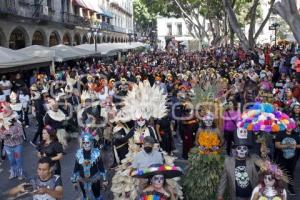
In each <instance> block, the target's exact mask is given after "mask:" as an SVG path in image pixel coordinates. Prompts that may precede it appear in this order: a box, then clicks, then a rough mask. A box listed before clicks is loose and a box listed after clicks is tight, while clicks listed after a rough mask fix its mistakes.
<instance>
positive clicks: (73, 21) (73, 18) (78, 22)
mask: <svg viewBox="0 0 300 200" xmlns="http://www.w3.org/2000/svg"><path fill="white" fill-rule="evenodd" d="M62 22H63V23H64V24H67V25H71V26H85V27H90V26H91V21H90V20H89V19H87V18H84V17H81V16H79V15H73V14H71V13H67V12H63V13H62Z"/></svg>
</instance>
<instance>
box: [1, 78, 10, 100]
mask: <svg viewBox="0 0 300 200" xmlns="http://www.w3.org/2000/svg"><path fill="white" fill-rule="evenodd" d="M0 85H2V86H3V87H11V86H12V85H11V82H10V81H9V80H5V81H2V80H1V81H0ZM10 92H11V89H6V90H3V94H4V95H6V96H9V95H10Z"/></svg>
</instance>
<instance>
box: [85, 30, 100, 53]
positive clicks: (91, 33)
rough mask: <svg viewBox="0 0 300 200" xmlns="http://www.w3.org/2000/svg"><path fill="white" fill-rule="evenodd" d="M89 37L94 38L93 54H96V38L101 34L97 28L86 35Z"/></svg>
mask: <svg viewBox="0 0 300 200" xmlns="http://www.w3.org/2000/svg"><path fill="white" fill-rule="evenodd" d="M88 36H89V37H94V43H95V52H97V38H98V37H101V36H102V33H100V29H99V28H91V30H90V32H89V33H88Z"/></svg>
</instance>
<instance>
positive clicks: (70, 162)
mask: <svg viewBox="0 0 300 200" xmlns="http://www.w3.org/2000/svg"><path fill="white" fill-rule="evenodd" d="M34 127H35V126H34V125H32V126H31V127H30V128H28V129H26V131H27V134H28V137H29V138H31V137H33V132H34V130H35V128H34ZM176 147H177V148H178V149H181V144H180V143H179V142H176ZM77 148H78V142H77V140H75V139H73V140H72V141H71V142H70V143H69V147H68V149H67V152H66V155H64V158H63V160H62V162H61V164H62V174H63V175H62V180H63V185H64V200H76V199H78V198H79V195H80V194H79V193H78V192H76V191H75V190H74V189H73V187H72V184H71V181H70V177H71V175H72V170H73V166H74V154H75V152H76V149H77ZM103 156H104V159H105V165H106V167H108V166H110V165H111V164H112V152H111V151H110V150H108V151H103ZM36 163H37V156H36V151H35V149H34V148H33V147H32V146H31V145H30V144H29V143H25V145H24V167H25V171H26V174H27V177H32V176H33V175H34V174H35V170H36ZM186 163H187V162H186V161H184V160H181V159H179V160H177V161H176V164H177V165H179V166H181V167H182V168H186ZM1 168H3V171H2V172H1V173H0V182H1V184H0V191H6V190H8V189H9V188H11V187H13V186H15V185H17V184H19V183H21V182H20V181H18V180H17V179H15V180H11V181H10V180H8V175H9V174H8V173H7V171H8V169H9V166H8V163H7V162H6V161H4V162H3V163H2V165H1ZM112 174H113V171H109V176H110V177H111V176H112ZM295 190H296V192H297V196H298V197H299V196H300V164H299V162H298V165H297V169H296V184H295ZM105 199H106V200H112V199H113V197H112V194H111V192H110V191H109V189H108V190H107V191H106V193H105ZM288 199H289V200H297V199H299V198H297V197H294V198H291V197H289V198H288Z"/></svg>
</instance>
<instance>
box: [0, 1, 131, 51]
mask: <svg viewBox="0 0 300 200" xmlns="http://www.w3.org/2000/svg"><path fill="white" fill-rule="evenodd" d="M132 13H133V4H132V0H117V1H114V0H1V1H0V46H4V47H9V48H12V49H20V48H23V47H26V46H30V45H44V46H54V45H57V44H66V45H78V44H83V43H94V42H95V40H97V42H98V43H100V42H127V41H129V36H130V35H131V34H132V33H133V14H132Z"/></svg>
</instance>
